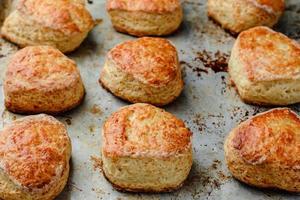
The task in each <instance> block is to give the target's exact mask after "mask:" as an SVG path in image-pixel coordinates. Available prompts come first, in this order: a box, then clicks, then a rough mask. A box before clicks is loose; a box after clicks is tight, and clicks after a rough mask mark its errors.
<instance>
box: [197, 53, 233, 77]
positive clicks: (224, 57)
mask: <svg viewBox="0 0 300 200" xmlns="http://www.w3.org/2000/svg"><path fill="white" fill-rule="evenodd" d="M197 55H198V56H197V57H196V58H195V60H200V61H201V62H202V63H203V65H204V67H205V68H210V69H212V70H213V71H214V72H215V73H218V72H227V71H228V59H229V55H228V54H224V53H221V52H220V51H217V52H216V53H214V54H213V53H211V52H208V51H206V50H204V51H202V52H198V53H197Z"/></svg>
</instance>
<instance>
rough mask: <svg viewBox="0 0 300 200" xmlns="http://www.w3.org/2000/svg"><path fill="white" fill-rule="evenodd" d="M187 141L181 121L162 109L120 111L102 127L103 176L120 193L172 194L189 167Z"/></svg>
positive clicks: (142, 106) (138, 107) (138, 106)
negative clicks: (169, 192) (170, 192)
mask: <svg viewBox="0 0 300 200" xmlns="http://www.w3.org/2000/svg"><path fill="white" fill-rule="evenodd" d="M190 138H191V132H190V131H189V130H188V129H187V128H186V127H185V125H184V123H183V121H181V120H179V119H177V118H176V117H175V116H173V115H172V114H170V113H168V112H166V111H164V110H162V109H159V108H156V107H154V106H152V105H149V104H134V105H131V106H126V107H123V108H122V109H120V110H119V111H118V112H115V113H114V114H112V116H111V117H109V118H108V120H107V121H106V122H105V123H104V125H103V129H102V160H103V173H104V175H105V177H106V178H107V179H108V180H109V181H110V182H111V183H112V184H113V186H114V187H115V188H116V189H118V190H122V191H131V192H167V191H171V190H175V189H177V188H179V187H180V186H181V185H182V184H183V182H184V180H185V179H186V178H187V176H188V174H189V172H190V169H191V166H192V147H191V140H190Z"/></svg>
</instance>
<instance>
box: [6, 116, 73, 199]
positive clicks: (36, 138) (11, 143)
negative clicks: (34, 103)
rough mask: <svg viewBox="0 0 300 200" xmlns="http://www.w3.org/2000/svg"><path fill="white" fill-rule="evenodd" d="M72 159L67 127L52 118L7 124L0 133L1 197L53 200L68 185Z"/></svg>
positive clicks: (23, 120) (27, 118)
mask: <svg viewBox="0 0 300 200" xmlns="http://www.w3.org/2000/svg"><path fill="white" fill-rule="evenodd" d="M70 156H71V142H70V139H69V137H68V133H67V130H66V127H65V126H64V125H63V124H62V123H60V122H59V121H58V120H56V119H55V118H53V117H51V116H48V115H44V114H41V115H35V116H28V117H24V118H22V119H19V120H17V121H14V122H13V123H11V124H10V125H7V126H6V127H4V129H3V130H2V131H1V133H0V167H1V170H0V198H1V199H5V200H51V199H54V198H55V197H56V196H57V195H58V194H59V193H60V192H61V191H62V190H63V188H64V187H65V185H66V183H67V180H68V176H69V168H70V167H69V160H70Z"/></svg>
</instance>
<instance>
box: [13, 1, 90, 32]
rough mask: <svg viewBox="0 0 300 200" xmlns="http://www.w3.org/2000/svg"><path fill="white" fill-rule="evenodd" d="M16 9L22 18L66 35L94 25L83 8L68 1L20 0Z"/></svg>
mask: <svg viewBox="0 0 300 200" xmlns="http://www.w3.org/2000/svg"><path fill="white" fill-rule="evenodd" d="M17 9H18V11H19V12H20V13H21V14H22V15H24V17H25V16H26V17H30V18H31V19H33V20H34V21H35V22H37V23H39V24H41V25H42V26H45V27H48V28H50V29H54V30H59V31H61V32H63V33H65V34H68V35H72V34H73V33H76V32H83V31H85V30H86V29H89V28H90V27H92V26H93V24H94V22H93V19H92V18H91V15H90V13H89V12H88V11H87V10H86V9H85V7H84V6H83V5H80V4H78V3H73V2H72V1H70V0H56V1H49V0H20V1H19V4H18V6H17ZM74 19H76V20H74Z"/></svg>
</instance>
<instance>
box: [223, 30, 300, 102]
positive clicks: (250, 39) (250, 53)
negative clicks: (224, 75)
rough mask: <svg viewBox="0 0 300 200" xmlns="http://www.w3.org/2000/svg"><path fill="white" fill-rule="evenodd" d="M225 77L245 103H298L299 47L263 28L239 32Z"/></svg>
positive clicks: (299, 95) (299, 77)
mask: <svg viewBox="0 0 300 200" xmlns="http://www.w3.org/2000/svg"><path fill="white" fill-rule="evenodd" d="M229 74H230V77H231V79H232V80H233V82H234V83H235V86H236V88H237V90H238V92H239V94H240V96H241V98H242V99H243V100H244V101H245V102H248V103H253V104H259V105H289V104H294V103H298V102H300V45H299V44H298V43H297V42H296V41H294V40H291V39H289V38H288V37H286V36H285V35H283V34H281V33H277V32H275V31H272V30H271V29H269V28H267V27H256V28H252V29H249V30H248V31H244V32H242V33H241V34H240V35H239V37H238V39H237V40H236V42H235V44H234V47H233V49H232V53H231V57H230V60H229Z"/></svg>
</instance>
